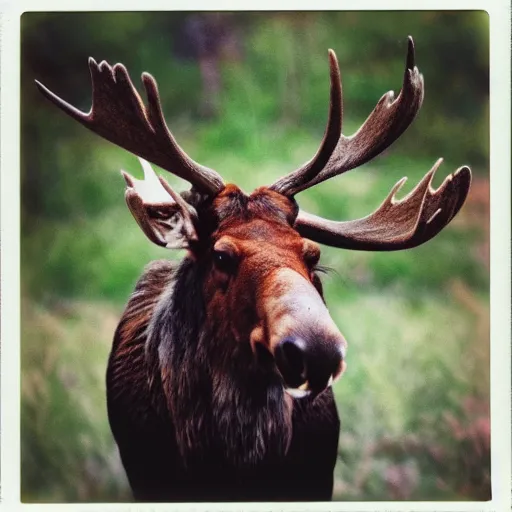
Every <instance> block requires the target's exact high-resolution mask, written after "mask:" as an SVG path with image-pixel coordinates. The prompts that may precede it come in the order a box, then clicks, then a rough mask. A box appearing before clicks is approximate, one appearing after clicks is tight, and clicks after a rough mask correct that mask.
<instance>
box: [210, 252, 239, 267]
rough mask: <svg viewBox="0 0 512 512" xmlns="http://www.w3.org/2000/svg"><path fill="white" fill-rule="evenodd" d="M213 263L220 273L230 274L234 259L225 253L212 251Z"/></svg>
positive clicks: (234, 262)
mask: <svg viewBox="0 0 512 512" xmlns="http://www.w3.org/2000/svg"><path fill="white" fill-rule="evenodd" d="M213 263H214V264H215V267H216V268H217V269H218V270H220V271H221V272H230V271H232V270H233V269H234V268H235V264H236V261H235V258H234V256H233V255H232V254H230V253H229V252H226V251H213Z"/></svg>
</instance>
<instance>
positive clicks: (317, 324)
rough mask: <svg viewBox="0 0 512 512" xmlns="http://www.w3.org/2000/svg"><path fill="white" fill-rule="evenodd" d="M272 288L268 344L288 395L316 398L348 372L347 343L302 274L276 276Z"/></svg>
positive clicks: (279, 273)
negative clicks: (346, 360) (346, 369)
mask: <svg viewBox="0 0 512 512" xmlns="http://www.w3.org/2000/svg"><path fill="white" fill-rule="evenodd" d="M269 288H270V290H269V292H270V293H269V294H268V295H267V297H269V299H268V300H267V301H266V302H267V303H266V308H265V309H266V318H267V326H268V332H269V337H270V340H269V345H270V350H271V352H272V353H273V355H274V358H275V362H276V366H277V369H278V371H279V373H280V374H281V376H282V378H283V381H284V387H285V390H286V391H287V392H288V393H289V394H291V395H292V396H293V397H295V398H300V397H303V396H306V395H308V394H313V395H318V394H320V393H321V392H322V391H324V390H325V389H326V388H327V387H329V386H330V385H331V384H333V383H334V382H335V381H336V380H337V379H338V378H339V377H340V376H341V374H342V373H343V371H344V370H345V367H346V363H345V351H346V346H347V342H346V341H345V338H344V337H343V335H342V334H341V333H340V331H339V330H338V328H337V327H336V324H335V323H334V321H333V320H332V318H331V315H330V314H329V311H328V310H327V307H326V306H325V303H324V301H323V300H322V297H321V296H320V294H319V293H318V291H317V289H316V288H315V287H314V286H313V285H312V284H311V282H310V281H308V280H307V279H306V278H304V277H303V276H302V275H300V274H299V273H298V272H295V271H294V270H291V269H280V270H278V271H276V272H275V273H274V274H273V276H272V279H271V284H270V285H269Z"/></svg>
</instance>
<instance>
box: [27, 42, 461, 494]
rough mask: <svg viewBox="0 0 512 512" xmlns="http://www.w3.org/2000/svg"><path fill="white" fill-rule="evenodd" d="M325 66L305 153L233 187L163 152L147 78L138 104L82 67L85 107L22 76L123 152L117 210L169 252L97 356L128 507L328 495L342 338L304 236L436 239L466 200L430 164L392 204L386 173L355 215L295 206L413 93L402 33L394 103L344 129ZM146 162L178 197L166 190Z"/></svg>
mask: <svg viewBox="0 0 512 512" xmlns="http://www.w3.org/2000/svg"><path fill="white" fill-rule="evenodd" d="M329 61H330V78H331V91H330V107H329V118H328V123H327V128H326V131H325V134H324V138H323V140H322V143H321V145H320V148H319V150H318V151H317V153H316V155H315V156H314V157H313V158H312V159H311V160H309V161H308V162H306V163H305V164H304V165H303V166H301V167H300V168H299V169H297V170H295V171H293V172H291V173H290V174H288V175H286V176H284V177H283V178H281V179H279V180H278V181H276V182H275V183H274V184H272V185H270V186H265V187H260V188H258V189H257V190H255V191H254V192H252V193H251V194H250V195H248V194H245V193H244V192H242V191H241V190H240V189H239V188H238V187H237V186H235V185H233V184H225V183H224V181H223V180H222V178H221V176H220V175H219V174H218V173H217V172H215V171H213V170H212V169H209V168H207V167H204V166H202V165H200V164H198V163H196V162H194V161H193V160H192V159H191V158H190V157H189V156H188V155H186V154H185V153H184V151H183V150H182V149H181V148H180V147H179V146H178V144H177V142H176V141H175V139H174V137H173V136H172V134H171V133H170V132H169V130H168V128H167V125H166V123H165V119H164V115H163V113H162V110H161V106H160V100H159V95H158V89H157V85H156V82H155V80H154V79H153V78H152V77H151V76H150V75H148V74H146V73H144V74H143V75H142V80H143V83H144V86H145V89H146V93H147V100H148V102H147V103H148V104H147V106H146V105H145V104H144V103H143V101H142V99H141V98H140V96H139V95H138V93H137V91H136V89H135V87H134V86H133V84H132V82H131V80H130V78H129V76H128V73H127V71H126V69H125V68H124V66H122V65H121V64H116V65H115V66H113V67H111V66H109V65H108V64H107V63H106V62H102V63H101V64H99V65H98V64H96V62H94V60H92V59H90V61H89V65H90V70H91V76H92V84H93V104H92V108H91V111H90V112H89V113H87V114H85V113H83V112H80V111H79V110H77V109H75V108H74V107H73V106H71V105H69V104H67V103H66V102H64V101H63V100H62V99H60V98H58V97H57V96H56V95H55V94H53V93H52V92H50V91H49V90H48V89H47V88H45V87H44V86H43V85H41V84H40V83H37V84H38V86H39V88H40V90H41V92H43V94H45V96H46V97H47V98H49V99H50V100H51V101H52V102H53V103H55V104H56V105H57V106H58V107H60V108H61V109H62V110H63V111H64V112H66V113H67V114H69V115H70V116H71V117H73V118H74V119H76V120H77V121H79V122H80V123H82V124H83V125H85V126H86V127H87V128H89V129H91V130H92V131H94V132H96V133H97V134H99V135H100V136H102V137H104V138H106V139H107V140H109V141H111V142H113V143H115V144H117V145H119V146H121V147H122V148H124V149H126V150H128V151H130V152H132V153H134V154H136V155H138V156H139V157H140V159H141V163H142V166H143V170H144V180H139V179H136V178H134V177H132V176H130V175H129V174H127V173H125V172H123V176H124V178H125V181H126V183H127V189H126V194H125V198H126V202H127V205H128V207H129V209H130V211H131V212H132V214H133V216H134V218H135V220H136V221H137V223H138V224H139V226H140V227H141V229H142V231H143V232H144V233H145V234H146V236H147V237H148V238H149V239H150V240H151V241H152V242H153V243H155V244H157V245H159V246H161V247H167V248H186V249H187V252H186V256H185V257H184V258H183V259H182V261H181V262H179V263H178V264H174V263H171V262H169V261H157V262H153V263H151V264H149V265H148V267H147V268H146V270H145V271H144V273H143V275H142V276H141V277H140V279H139V281H138V282H137V285H136V287H135V290H134V292H133V294H132V296H131V297H130V299H129V302H128V304H127V307H126V309H125V311H124V313H123V316H122V318H121V320H120V323H119V325H118V327H117V330H116V333H115V336H114V343H113V347H112V351H111V354H110V358H109V362H108V370H107V401H108V416H109V421H110V425H111V429H112V432H113V435H114V437H115V440H116V442H117V445H118V447H119V451H120V455H121V458H122V462H123V465H124V468H125V470H126V473H127V476H128V479H129V482H130V485H131V488H132V491H133V494H134V497H135V499H136V500H139V501H182V502H193V501H307V500H321V501H327V500H330V499H331V497H332V488H333V471H334V466H335V463H336V455H337V445H338V437H339V428H340V425H339V418H338V413H337V409H336V405H335V401H334V397H333V392H332V384H333V383H334V382H336V381H337V380H338V379H339V377H340V376H341V375H342V374H343V372H344V370H345V368H346V363H345V356H346V346H347V343H346V341H345V339H344V337H343V335H342V334H341V333H340V331H339V330H338V328H337V326H336V325H335V323H334V321H333V320H332V318H331V316H330V314H329V311H328V309H327V306H326V304H325V301H324V298H323V293H322V286H321V282H320V279H319V276H318V272H317V271H318V267H317V264H318V261H319V259H320V249H319V246H318V245H317V244H318V243H322V244H326V245H331V246H334V247H340V248H345V249H351V250H374V251H391V250H402V249H408V248H412V247H415V246H418V245H420V244H422V243H424V242H426V241H427V240H429V239H431V238H432V237H434V236H436V235H437V234H438V233H439V232H440V231H441V230H442V229H443V228H444V227H445V226H446V225H447V224H448V223H449V222H450V221H451V219H452V218H453V217H454V216H455V215H456V214H457V212H458V211H459V210H460V208H461V206H462V204H463V203H464V201H465V199H466V196H467V193H468V190H469V187H470V182H471V172H470V170H469V168H467V167H461V168H460V169H458V170H457V171H456V172H455V173H453V174H452V175H450V176H448V177H447V178H446V179H445V180H444V182H443V183H442V185H441V186H440V187H439V188H438V189H437V190H434V189H432V187H431V182H432V179H433V176H434V173H435V172H436V170H437V168H438V167H439V165H440V162H441V161H440V160H439V161H438V162H437V163H436V164H435V165H434V167H433V168H432V169H431V170H430V171H429V172H428V173H427V174H426V175H425V177H424V178H423V179H422V180H421V181H420V183H419V184H418V185H417V186H416V187H415V188H414V190H413V191H412V192H410V193H409V194H408V195H407V196H406V197H405V198H403V199H401V200H397V199H396V198H395V194H396V192H397V191H398V189H399V188H400V187H401V185H402V184H403V183H404V181H405V178H404V179H402V180H400V182H398V183H397V184H396V185H395V186H394V187H393V188H392V190H391V192H390V194H389V195H388V197H387V198H386V199H385V200H384V202H383V203H382V204H381V206H380V207H379V208H378V209H377V210H376V211H375V212H374V213H372V214H370V215H368V216H367V217H364V218H362V219H357V220H351V221H332V220H327V219H322V218H320V217H317V216H314V215H311V214H309V213H307V212H304V211H302V210H301V209H300V208H299V206H298V203H297V201H296V199H295V196H296V195H297V194H298V193H299V192H301V191H303V190H306V189H308V188H310V187H312V186H314V185H316V184H318V183H320V182H323V181H325V180H327V179H330V178H332V177H334V176H337V175H339V174H342V173H343V172H346V171H348V170H350V169H353V168H356V167H358V166H360V165H362V164H363V163H365V162H367V161H369V160H371V159H372V158H374V157H375V156H377V155H378V154H380V153H381V152H382V151H383V150H384V149H386V148H387V147H388V146H389V145H390V144H392V143H393V141H395V140H396V139H397V138H398V137H399V136H400V135H401V134H402V133H403V132H404V130H406V129H407V127H408V126H409V125H410V123H411V122H412V121H413V119H414V118H415V116H416V114H417V112H418V110H419V109H420V107H421V104H422V101H423V88H424V86H423V77H422V75H421V74H420V73H419V71H418V69H417V67H416V66H415V62H414V61H415V59H414V45H413V42H412V39H411V38H409V46H408V52H407V59H406V67H405V72H404V81H403V86H402V90H401V91H400V94H399V95H398V97H397V98H396V99H394V97H393V93H387V94H385V95H384V96H383V97H382V98H381V100H380V101H379V103H378V104H377V106H376V107H375V109H374V110H373V112H372V113H371V114H370V116H369V117H368V119H367V120H366V121H365V123H364V124H363V125H362V127H361V128H360V129H359V130H358V131H357V132H356V133H355V134H354V135H353V136H351V137H346V136H344V135H343V134H342V133H341V129H342V94H341V82H340V74H339V68H338V63H337V60H336V57H335V54H334V52H333V51H332V50H331V51H329ZM148 162H152V163H154V164H156V165H158V166H160V167H162V168H163V169H165V170H167V171H169V172H171V173H173V174H175V175H177V176H179V177H181V178H183V179H185V180H187V181H188V182H189V183H190V184H191V185H192V187H191V189H190V190H188V191H185V192H182V193H177V192H175V191H174V190H173V189H172V188H171V187H170V186H169V185H168V183H167V182H166V181H165V180H164V179H163V178H162V177H157V175H156V174H155V173H154V172H153V171H152V169H151V167H150V165H149V163H148Z"/></svg>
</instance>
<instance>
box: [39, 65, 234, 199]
mask: <svg viewBox="0 0 512 512" xmlns="http://www.w3.org/2000/svg"><path fill="white" fill-rule="evenodd" d="M89 68H90V72H91V79H92V89H93V100H92V107H91V110H90V111H89V113H87V114H86V113H84V112H81V111H80V110H78V109H76V108H75V107H73V106H72V105H70V104H69V103H67V102H65V101H64V100H62V99H61V98H59V97H58V96H56V95H55V94H54V93H53V92H51V91H50V90H48V89H47V88H46V87H45V86H44V85H42V84H41V83H40V82H38V81H37V80H36V84H37V86H38V88H39V90H40V91H41V92H42V93H43V94H44V95H45V96H46V97H47V98H48V99H49V100H50V101H52V102H53V103H54V104H55V105H57V106H58V107H59V108H61V109H62V110H63V111H64V112H65V113H66V114H68V115H70V116H71V117H73V118H74V119H76V120H77V121H79V122H80V123H81V124H83V125H84V126H85V127H86V128H89V130H92V131H93V132H95V133H97V134H98V135H100V136H102V137H104V138H105V139H107V140H109V141H110V142H113V143H114V144H117V145H118V146H120V147H122V148H124V149H126V150H128V151H130V152H132V153H134V154H136V155H138V156H139V157H142V158H143V159H145V160H148V161H150V162H152V163H154V164H156V165H158V166H159V167H162V168H163V169H165V170H167V171H169V172H171V173H173V174H175V175H176V176H179V177H180V178H183V179H185V180H187V181H188V182H189V183H191V184H192V185H193V186H194V187H195V188H196V189H197V190H198V191H199V192H202V193H205V194H207V195H215V194H217V193H218V192H219V191H220V190H222V189H223V188H224V182H223V180H222V178H221V176H220V175H219V174H217V173H216V172H215V171H213V170H212V169H209V168H207V167H204V166H202V165H200V164H198V163H197V162H195V161H194V160H192V159H191V158H190V157H189V156H188V155H187V154H186V153H185V152H184V151H183V149H181V147H180V146H179V145H178V143H177V142H176V140H175V139H174V137H173V136H172V134H171V132H170V131H169V129H168V128H167V125H166V123H165V119H164V115H163V112H162V107H161V104H160V96H159V93H158V87H157V83H156V81H155V79H154V78H153V77H152V76H151V75H150V74H148V73H143V74H142V82H143V84H144V88H145V90H146V95H147V99H148V106H147V107H146V106H145V105H144V103H143V102H142V99H141V98H140V96H139V94H138V92H137V90H136V89H135V87H134V86H133V83H132V82H131V80H130V77H129V75H128V71H127V70H126V68H125V67H124V66H123V65H122V64H116V65H115V66H114V67H111V66H110V65H109V64H107V62H105V61H103V62H101V63H100V64H99V65H98V64H96V61H95V60H94V59H93V58H89Z"/></svg>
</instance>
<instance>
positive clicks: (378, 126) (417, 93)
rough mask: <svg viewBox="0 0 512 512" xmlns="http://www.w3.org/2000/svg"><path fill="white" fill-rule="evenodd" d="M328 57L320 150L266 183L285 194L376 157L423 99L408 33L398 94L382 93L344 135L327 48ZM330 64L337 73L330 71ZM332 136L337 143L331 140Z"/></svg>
mask: <svg viewBox="0 0 512 512" xmlns="http://www.w3.org/2000/svg"><path fill="white" fill-rule="evenodd" d="M329 57H330V63H331V105H330V112H329V120H328V125H327V129H326V135H325V136H324V140H323V142H322V144H321V148H320V150H319V151H318V153H317V155H316V156H315V158H314V159H313V160H312V161H311V162H309V163H307V164H305V165H304V166H302V167H301V168H299V169H297V170H296V171H294V172H292V173H290V174H288V175H287V176H284V177H282V178H280V179H279V180H278V181H277V182H275V183H274V184H273V185H271V186H270V188H271V189H273V190H275V191H276V192H280V193H281V194H284V195H287V196H294V195H295V194H297V193H299V192H301V191H303V190H305V189H308V188H310V187H312V186H313V185H316V184H317V183H320V182H322V181H325V180H327V179H329V178H332V177H333V176H337V175H339V174H342V173H344V172H346V171H348V170H350V169H353V168H355V167H358V166H360V165H362V164H364V163H366V162H368V161H369V160H371V159H372V158H374V157H376V156H377V155H378V154H380V153H381V152H382V151H384V150H385V149H386V148H387V147H388V146H390V145H391V144H392V143H393V142H394V141H395V140H396V139H398V137H400V135H402V133H403V132H404V131H405V130H406V129H407V128H408V126H409V125H410V124H411V122H412V121H413V120H414V118H415V117H416V114H417V113H418V111H419V109H420V107H421V104H422V102H423V95H424V88H423V76H422V75H421V74H420V72H419V71H418V68H417V67H416V65H415V57H414V42H413V40H412V37H410V36H409V38H408V49H407V59H406V67H405V72H404V80H403V86H402V90H401V91H400V94H399V95H398V97H397V98H396V100H394V94H393V91H389V92H387V93H386V94H384V96H382V98H381V99H380V100H379V102H378V103H377V105H376V107H375V109H374V110H373V112H372V113H371V114H370V115H369V116H368V118H367V119H366V121H365V122H364V123H363V125H362V126H361V127H360V128H359V130H358V131H357V132H356V133H355V134H354V135H352V136H350V137H345V136H344V135H342V134H341V123H342V114H343V101H342V92H341V83H340V77H339V70H337V62H336V57H335V55H334V52H333V51H332V50H329ZM334 67H336V70H337V73H336V72H335V71H333V68H334ZM334 82H336V83H334ZM333 140H336V141H337V143H334V144H332V142H333ZM324 162H325V163H324Z"/></svg>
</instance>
